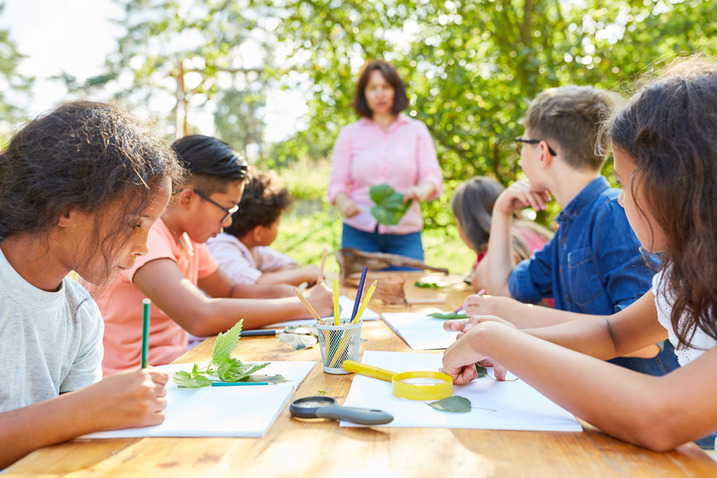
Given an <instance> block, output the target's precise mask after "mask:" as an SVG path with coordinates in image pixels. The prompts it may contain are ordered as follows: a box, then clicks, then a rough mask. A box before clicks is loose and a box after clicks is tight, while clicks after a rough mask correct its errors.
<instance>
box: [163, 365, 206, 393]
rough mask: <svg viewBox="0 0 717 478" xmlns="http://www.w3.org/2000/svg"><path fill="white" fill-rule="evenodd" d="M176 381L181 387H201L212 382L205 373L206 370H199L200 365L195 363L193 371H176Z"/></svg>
mask: <svg viewBox="0 0 717 478" xmlns="http://www.w3.org/2000/svg"><path fill="white" fill-rule="evenodd" d="M173 379H174V383H176V384H177V386H178V387H180V388H200V387H208V386H210V385H211V384H212V381H211V380H209V378H207V377H206V376H205V375H204V372H202V371H201V370H199V366H198V365H197V364H194V367H193V368H192V371H191V372H185V371H181V370H180V371H179V372H175V373H174V377H173Z"/></svg>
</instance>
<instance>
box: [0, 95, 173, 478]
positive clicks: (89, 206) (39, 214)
mask: <svg viewBox="0 0 717 478" xmlns="http://www.w3.org/2000/svg"><path fill="white" fill-rule="evenodd" d="M180 171H181V168H180V167H179V166H178V162H177V160H176V156H175V155H174V154H173V153H172V151H171V150H170V149H169V148H168V147H166V146H165V145H164V144H163V142H162V141H161V140H160V139H159V138H156V137H154V136H153V135H151V134H150V133H149V132H148V131H147V130H146V129H145V128H144V127H143V126H142V125H140V124H139V123H137V122H136V121H135V120H134V119H133V118H132V117H131V116H129V115H128V114H127V113H125V112H123V111H122V110H120V109H119V108H117V107H115V106H111V105H106V104H101V103H92V102H76V103H70V104H67V105H64V106H61V107H59V108H58V109H56V110H55V111H53V112H52V113H50V114H48V115H46V116H44V117H41V118H38V119H36V120H34V121H32V122H30V123H29V124H27V125H26V126H25V127H24V128H23V129H21V130H20V131H19V132H18V133H17V134H16V135H15V136H14V137H13V138H12V139H11V141H10V144H9V145H8V147H7V150H6V151H4V152H3V153H2V154H0V211H2V215H1V216H0V284H2V287H0V343H2V346H1V347H0V361H1V362H2V364H3V367H2V372H0V381H1V382H2V387H0V468H3V467H5V466H7V465H9V464H10V463H12V462H13V461H15V460H17V459H19V458H20V457H22V456H24V455H25V454H27V453H29V452H31V451H32V450H35V449H37V448H40V447H43V446H47V445H51V444H54V443H59V442H62V441H64V440H68V439H70V438H72V437H76V436H78V435H82V434H85V433H90V432H94V431H99V430H109V429H117V428H128V427H141V426H149V425H156V424H158V423H161V422H162V421H163V420H164V417H163V414H162V410H163V409H164V408H165V406H166V401H165V398H164V396H165V388H164V387H165V384H166V382H167V378H168V377H167V375H166V374H165V373H163V372H159V371H156V370H153V369H135V370H132V371H128V372H126V373H122V374H117V375H115V376H113V377H110V378H108V379H106V380H102V381H100V378H101V377H102V368H101V362H102V334H103V323H102V317H101V316H100V313H99V310H98V309H97V305H96V304H95V303H94V301H93V300H92V299H91V298H90V295H89V294H88V293H87V291H85V289H83V288H82V287H81V286H80V285H79V284H78V283H77V282H76V281H75V280H73V279H71V278H69V277H67V275H68V273H69V272H70V271H71V270H74V271H75V272H76V273H77V274H79V275H80V276H82V277H83V278H84V279H85V280H87V281H89V282H92V283H96V284H102V283H105V282H107V281H108V280H109V279H111V278H112V277H114V276H115V275H116V274H117V273H118V272H119V271H120V270H122V269H127V268H129V267H132V264H133V263H134V261H135V259H136V258H137V257H140V256H143V255H144V254H146V253H147V235H148V233H149V230H150V228H151V226H152V224H153V223H154V221H156V220H157V219H158V218H159V216H160V214H161V213H162V211H163V210H164V208H165V206H166V205H167V202H168V201H169V196H170V192H171V188H172V181H173V180H175V179H176V178H177V177H178V176H179V174H180Z"/></svg>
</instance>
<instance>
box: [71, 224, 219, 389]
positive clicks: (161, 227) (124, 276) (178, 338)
mask: <svg viewBox="0 0 717 478" xmlns="http://www.w3.org/2000/svg"><path fill="white" fill-rule="evenodd" d="M148 245H149V253H148V254H147V255H146V256H144V257H141V258H139V259H138V260H137V262H136V263H135V265H134V267H133V268H132V269H130V270H126V271H122V272H121V273H120V274H119V275H118V276H117V277H116V278H115V279H114V280H113V281H112V282H111V283H110V284H108V285H105V286H100V287H97V286H93V285H92V284H87V283H84V282H83V285H85V287H87V289H88V290H89V291H90V294H92V297H93V298H94V299H95V301H96V302H97V305H98V306H99V308H100V311H101V312H102V317H103V318H104V321H105V334H104V339H103V343H104V349H105V354H104V359H103V360H102V368H103V371H104V375H105V376H107V375H110V374H112V373H115V372H118V371H120V370H126V369H128V368H136V367H138V366H139V365H140V359H141V354H142V350H141V348H142V300H143V299H144V298H145V295H144V293H143V292H142V291H141V290H139V288H138V287H137V286H136V285H135V284H134V283H133V282H132V278H133V277H134V274H135V272H137V270H139V268H140V267H142V266H144V265H145V264H147V263H148V262H150V261H153V260H156V259H170V260H173V261H174V262H176V263H177V266H178V267H179V269H180V270H181V271H182V274H183V275H184V277H186V278H187V279H189V280H190V281H191V282H192V284H194V285H197V281H198V280H199V279H201V278H204V277H207V276H209V275H211V274H213V273H214V272H215V271H216V270H217V263H216V261H215V260H214V259H213V258H212V256H211V254H209V251H208V250H207V246H206V245H205V244H198V243H196V242H193V241H192V240H191V239H189V237H188V236H187V235H186V234H184V235H183V236H182V238H181V239H180V241H176V240H175V239H174V237H173V236H172V234H170V232H169V230H168V229H167V226H166V225H165V224H164V222H163V221H162V220H161V219H160V220H158V221H157V222H156V223H155V224H154V226H153V227H152V230H151V231H150V233H149V239H148ZM186 351H187V332H186V331H185V330H184V329H183V328H182V327H180V326H179V325H178V324H177V323H176V322H175V321H174V320H172V319H171V318H170V317H169V316H168V315H167V314H165V313H164V312H163V311H162V310H161V309H159V308H158V307H157V306H156V305H154V304H152V307H151V319H150V328H149V357H148V362H149V364H150V365H165V364H168V363H170V362H171V361H172V360H174V359H176V358H177V357H179V356H180V355H182V354H183V353H184V352H186Z"/></svg>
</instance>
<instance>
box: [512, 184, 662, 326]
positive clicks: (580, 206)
mask: <svg viewBox="0 0 717 478" xmlns="http://www.w3.org/2000/svg"><path fill="white" fill-rule="evenodd" d="M619 195H620V190H618V189H612V188H610V185H609V183H608V182H607V180H606V179H605V178H604V177H602V176H600V177H598V178H596V179H595V180H593V181H592V182H590V184H588V185H587V186H586V187H585V188H584V189H583V190H582V191H580V193H579V194H578V195H577V196H576V197H575V198H574V199H573V200H572V201H570V203H569V204H568V205H567V207H566V208H565V209H563V211H562V212H561V213H560V214H559V215H558V218H557V222H558V224H559V227H558V230H557V232H556V234H555V236H554V237H553V239H552V240H551V241H550V242H549V243H548V244H546V245H545V247H544V248H543V250H542V251H539V252H536V253H535V255H534V256H533V257H531V258H530V259H526V260H524V261H522V262H521V263H520V264H518V265H517V266H516V267H515V269H513V272H512V273H511V275H510V279H509V280H508V287H509V289H510V293H511V295H512V297H513V298H514V299H517V300H519V301H521V302H527V303H538V302H540V300H541V299H542V298H546V297H553V298H554V299H555V308H556V309H559V310H568V311H572V312H579V313H584V314H596V315H610V314H613V313H615V312H617V311H619V310H621V309H624V308H625V307H627V306H628V305H630V304H631V303H632V302H634V301H635V300H637V299H638V298H639V297H640V296H642V295H643V294H644V293H645V292H647V291H648V290H649V289H650V287H651V281H652V276H653V275H654V274H655V272H657V269H658V266H659V260H658V259H657V257H655V256H652V257H650V258H649V259H647V262H646V259H645V258H644V257H643V255H642V253H641V252H640V243H639V241H638V240H637V237H636V236H635V233H634V232H633V231H632V228H631V227H630V224H629V223H628V221H627V217H626V216H625V211H624V210H623V208H622V206H620V204H618V202H617V198H618V196H619ZM648 264H649V265H648Z"/></svg>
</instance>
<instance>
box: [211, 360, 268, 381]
mask: <svg viewBox="0 0 717 478" xmlns="http://www.w3.org/2000/svg"><path fill="white" fill-rule="evenodd" d="M267 365H269V362H265V363H260V364H245V363H242V361H241V360H239V359H236V358H232V359H229V360H226V361H224V362H222V363H221V364H220V365H219V366H218V367H217V377H219V378H220V379H221V380H222V381H223V382H239V381H240V380H242V379H243V378H244V377H246V376H248V375H251V374H252V373H254V372H256V371H257V370H261V369H263V368H264V367H266V366H267Z"/></svg>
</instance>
